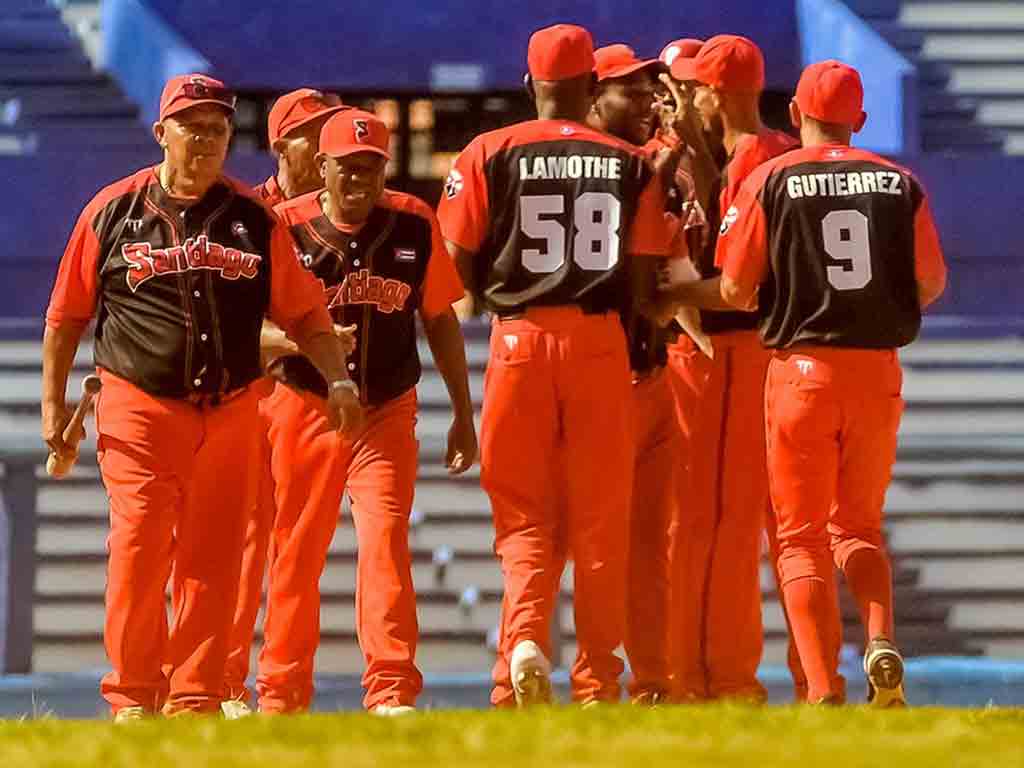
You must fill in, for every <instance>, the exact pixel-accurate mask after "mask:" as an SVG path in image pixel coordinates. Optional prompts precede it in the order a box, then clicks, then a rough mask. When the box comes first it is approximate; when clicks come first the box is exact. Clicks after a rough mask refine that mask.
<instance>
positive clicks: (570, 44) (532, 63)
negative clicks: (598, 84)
mask: <svg viewBox="0 0 1024 768" xmlns="http://www.w3.org/2000/svg"><path fill="white" fill-rule="evenodd" d="M526 61H527V64H528V65H529V67H530V77H532V78H533V79H534V80H570V79H572V78H574V77H579V76H580V75H585V74H587V73H588V72H593V71H594V41H593V39H592V38H591V37H590V33H589V32H588V31H587V30H585V29H584V28H583V27H578V26H576V25H575V24H555V25H554V26H553V27H545V28H544V29H539V30H537V31H536V32H534V33H533V34H532V35H531V36H530V45H529V48H528V49H527V53H526Z"/></svg>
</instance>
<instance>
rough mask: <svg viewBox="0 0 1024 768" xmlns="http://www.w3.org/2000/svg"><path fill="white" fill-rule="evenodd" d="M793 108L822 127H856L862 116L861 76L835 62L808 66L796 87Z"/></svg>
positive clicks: (854, 70) (850, 68) (831, 60)
mask: <svg viewBox="0 0 1024 768" xmlns="http://www.w3.org/2000/svg"><path fill="white" fill-rule="evenodd" d="M796 105H797V106H798V107H800V111H801V112H803V113H804V114H805V115H807V116H808V117H813V118H814V119H815V120H821V121H822V122H823V123H836V124H837V125H848V126H851V127H852V126H855V125H856V124H857V123H858V122H859V121H860V119H861V115H863V114H864V84H863V83H862V82H861V79H860V73H859V72H857V70H856V69H854V68H853V67H851V66H849V65H848V64H843V63H842V62H841V61H836V60H835V59H829V60H828V61H819V62H818V63H817V64H811V65H810V66H809V67H807V69H805V70H804V73H803V74H802V75H801V76H800V82H799V83H798V84H797V86H796Z"/></svg>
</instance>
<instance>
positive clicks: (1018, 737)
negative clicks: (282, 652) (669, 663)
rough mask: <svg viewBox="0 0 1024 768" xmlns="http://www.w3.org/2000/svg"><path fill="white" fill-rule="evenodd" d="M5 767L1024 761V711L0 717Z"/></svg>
mask: <svg viewBox="0 0 1024 768" xmlns="http://www.w3.org/2000/svg"><path fill="white" fill-rule="evenodd" d="M0 766H2V768H21V767H22V766H33V768H45V767H48V766H76V768H93V766H95V767H96V768H101V767H102V768H108V767H109V768H121V767H122V766H124V767H125V768H128V767H129V766H130V767H131V768H164V767H165V766H166V767H167V768H170V767H171V766H173V767H174V768H207V767H209V768H214V767H216V768H233V767H234V766H247V767H251V766H255V767H256V768H291V767H292V766H318V767H323V768H334V767H335V766H337V767H338V768H360V767H361V766H387V767H390V766H394V767H395V768H418V767H420V766H423V767H425V768H426V767H429V768H468V767H469V766H485V767H486V768H506V767H508V768H512V767H513V766H515V767H516V768H526V767H527V766H531V767H532V766H555V768H574V767H575V766H581V767H583V766H585V767H586V768H594V767H595V766H617V767H619V766H639V767H640V768H659V767H660V766H672V767H673V768H691V767H696V766H717V767H718V768H731V767H732V766H737V767H739V766H743V768H769V767H771V766H803V767H804V768H812V767H816V766H822V767H823V768H847V766H851V767H852V766H871V768H886V767H887V766H897V767H898V768H918V767H921V768H945V767H946V766H985V768H1015V767H1016V766H1024V710H998V709H989V710H939V709H916V710H914V709H912V710H907V711H903V712H873V711H868V710H866V709H863V708H849V709H836V710H819V709H810V708H805V707H803V708H793V707H779V708H766V709H751V708H743V707H717V706H716V707H712V706H708V707H689V708H666V709H659V710H638V709H634V708H631V707H628V706H623V707H612V708H609V709H606V710H602V711H589V712H582V711H579V710H575V709H570V708H562V709H552V710H544V711H533V712H530V713H520V712H478V711H473V712H468V711H443V712H441V711H439V712H434V713H424V714H420V715H417V716H413V717H408V718H404V719H401V720H381V719H376V718H371V717H369V716H367V715H363V714H339V715H314V716H307V717H296V718H277V719H260V718H251V719H249V720H247V721H238V722H224V721H220V720H212V719H210V720H206V719H195V720H190V721H182V720H178V721H174V722H167V721H153V722H147V723H139V724H133V725H129V726H117V727H115V726H114V725H113V724H111V723H104V722H83V721H59V720H45V719H44V720H25V721H21V722H16V721H8V722H4V723H0Z"/></svg>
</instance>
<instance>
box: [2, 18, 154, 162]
mask: <svg viewBox="0 0 1024 768" xmlns="http://www.w3.org/2000/svg"><path fill="white" fill-rule="evenodd" d="M138 114H139V110H138V107H137V106H136V105H135V104H134V103H132V102H130V101H128V100H127V99H126V98H125V97H124V95H123V93H122V92H121V90H120V88H119V87H118V86H117V85H116V84H115V83H114V81H113V80H111V79H110V77H109V76H107V75H106V74H102V73H100V72H97V71H96V70H95V69H93V66H92V64H91V63H90V62H89V60H88V59H87V58H86V57H85V55H84V54H83V52H82V48H81V45H80V43H79V41H78V40H77V38H76V37H75V36H74V35H73V34H72V32H71V31H70V30H69V29H68V27H67V25H66V24H65V23H64V21H63V20H62V18H61V16H60V14H59V13H58V12H57V10H56V9H55V8H54V7H53V6H51V5H49V4H48V3H46V2H44V0H39V2H30V1H29V0H17V1H16V2H10V3H5V4H4V5H3V6H2V7H0V140H3V139H6V140H7V143H8V144H11V145H14V146H18V147H21V148H22V151H28V152H38V151H40V150H42V151H50V150H57V151H59V150H60V149H65V150H67V149H79V150H80V149H83V148H85V147H96V146H105V147H126V146H127V147H138V146H140V144H141V143H142V142H143V141H145V140H146V138H147V133H146V130H145V128H144V127H143V126H142V125H141V124H140V123H139V122H138V120H137V117H138ZM80 120H81V121H82V122H81V123H80V122H79V121H80ZM97 120H98V121H99V126H97V125H96V121H97ZM80 129H81V130H80Z"/></svg>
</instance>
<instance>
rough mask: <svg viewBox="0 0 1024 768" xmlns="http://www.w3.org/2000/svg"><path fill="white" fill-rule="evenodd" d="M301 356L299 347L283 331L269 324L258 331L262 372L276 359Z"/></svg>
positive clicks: (265, 323) (265, 324) (264, 324)
mask: <svg viewBox="0 0 1024 768" xmlns="http://www.w3.org/2000/svg"><path fill="white" fill-rule="evenodd" d="M298 354H301V352H300V350H299V345H298V344H296V343H295V342H294V341H292V340H291V339H289V338H288V334H286V333H285V332H284V331H283V330H281V329H280V328H278V327H277V326H276V325H272V324H271V323H269V322H264V323H263V328H262V329H261V330H260V359H261V360H262V362H263V368H264V370H265V369H266V368H267V367H268V366H269V365H270V364H271V363H272V362H274V361H275V360H276V359H277V358H279V357H282V356H284V355H298Z"/></svg>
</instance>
